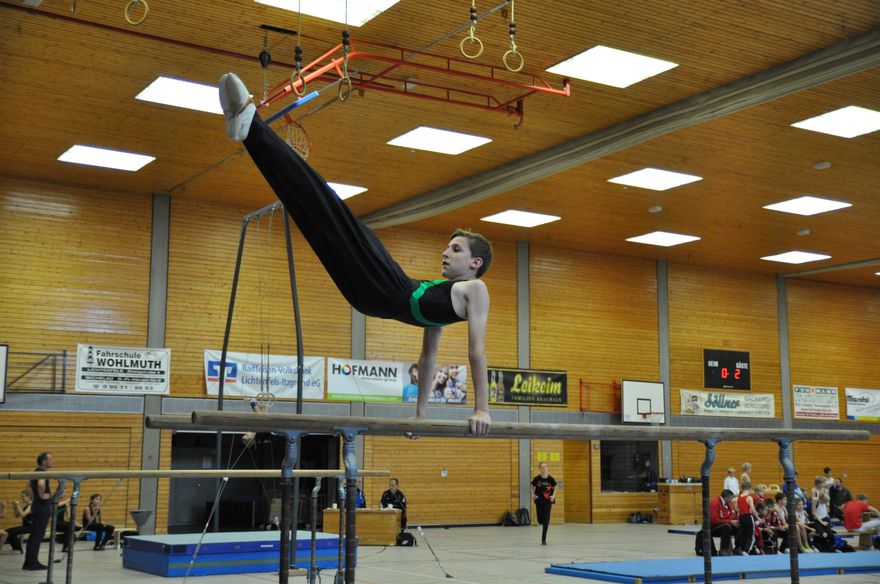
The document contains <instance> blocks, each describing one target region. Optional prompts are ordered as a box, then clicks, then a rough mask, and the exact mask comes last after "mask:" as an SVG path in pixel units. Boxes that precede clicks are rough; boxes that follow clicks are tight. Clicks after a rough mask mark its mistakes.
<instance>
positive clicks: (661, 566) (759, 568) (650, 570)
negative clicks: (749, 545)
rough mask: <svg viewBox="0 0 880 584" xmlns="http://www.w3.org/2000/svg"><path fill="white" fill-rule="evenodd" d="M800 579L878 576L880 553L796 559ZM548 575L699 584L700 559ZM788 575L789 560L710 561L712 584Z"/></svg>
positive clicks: (574, 567)
mask: <svg viewBox="0 0 880 584" xmlns="http://www.w3.org/2000/svg"><path fill="white" fill-rule="evenodd" d="M798 567H799V569H800V575H801V576H817V575H820V574H852V573H857V572H880V552H856V553H848V554H802V555H799V556H798ZM545 571H546V572H547V573H548V574H557V575H560V576H574V577H577V578H589V579H592V580H602V581H604V582H619V583H621V584H642V583H645V584H647V583H648V582H664V583H665V582H702V581H703V558H699V557H696V556H695V557H692V558H677V559H671V560H635V561H630V562H601V563H595V564H551V565H550V567H548V568H547V569H546V570H545ZM788 575H789V557H788V556H787V555H775V556H728V557H716V558H712V577H713V579H714V580H744V579H756V578H777V577H787V576H788Z"/></svg>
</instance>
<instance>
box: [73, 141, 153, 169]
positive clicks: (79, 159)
mask: <svg viewBox="0 0 880 584" xmlns="http://www.w3.org/2000/svg"><path fill="white" fill-rule="evenodd" d="M58 160H60V161H61V162H73V163H74V164H87V165H89V166H102V167H104V168H115V169H117V170H129V171H135V170H140V169H141V168H143V167H144V166H146V165H147V164H149V163H151V162H153V161H154V160H156V157H155V156H147V155H145V154H134V153H132V152H122V151H121V150H108V149H107V148H95V147H94V146H82V145H81V144H76V145H75V146H71V147H70V148H69V149H68V150H67V152H65V153H64V154H62V155H61V156H59V157H58Z"/></svg>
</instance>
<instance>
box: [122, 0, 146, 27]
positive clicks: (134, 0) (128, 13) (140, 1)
mask: <svg viewBox="0 0 880 584" xmlns="http://www.w3.org/2000/svg"><path fill="white" fill-rule="evenodd" d="M138 4H143V5H144V13H143V14H142V15H141V17H140V18H139V19H137V20H135V19H134V18H132V17H131V9H132V8H133V7H135V6H136V5H138ZM149 13H150V5H149V4H147V0H131V2H129V3H128V4H126V5H125V12H124V14H125V20H126V22H128V24H132V25H134V26H137V25H139V24H140V23H142V22H143V21H145V20H146V19H147V15H148V14H149Z"/></svg>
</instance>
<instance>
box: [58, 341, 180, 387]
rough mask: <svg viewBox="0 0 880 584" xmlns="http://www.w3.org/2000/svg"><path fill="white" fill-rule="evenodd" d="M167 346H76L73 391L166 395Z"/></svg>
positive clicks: (169, 372) (169, 358)
mask: <svg viewBox="0 0 880 584" xmlns="http://www.w3.org/2000/svg"><path fill="white" fill-rule="evenodd" d="M170 378H171V349H144V348H139V347H105V346H98V345H81V344H80V345H77V346H76V383H75V389H76V391H88V392H93V393H113V394H126V395H140V394H155V395H167V394H168V392H169V388H170V381H169V380H170Z"/></svg>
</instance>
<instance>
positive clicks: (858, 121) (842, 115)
mask: <svg viewBox="0 0 880 584" xmlns="http://www.w3.org/2000/svg"><path fill="white" fill-rule="evenodd" d="M792 126H794V127H795V128H801V129H803V130H812V131H814V132H822V133H823V134H831V135H832V136H840V137H841V138H855V137H856V136H861V135H862V134H870V133H871V132H876V131H877V130H880V112H878V111H876V110H872V109H868V108H864V107H858V106H855V105H850V106H847V107H844V108H840V109H837V110H834V111H831V112H828V113H824V114H822V115H819V116H815V117H812V118H807V119H806V120H802V121H800V122H795V123H794V124H792Z"/></svg>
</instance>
